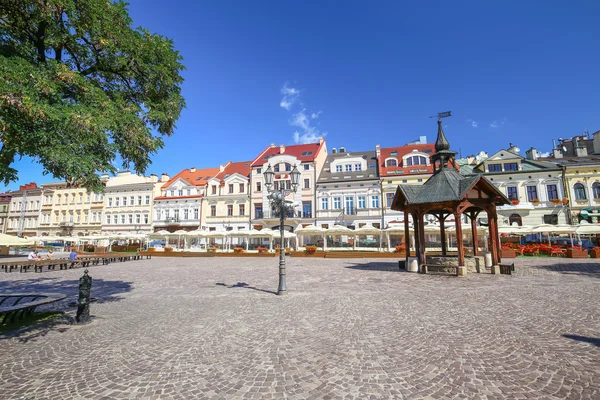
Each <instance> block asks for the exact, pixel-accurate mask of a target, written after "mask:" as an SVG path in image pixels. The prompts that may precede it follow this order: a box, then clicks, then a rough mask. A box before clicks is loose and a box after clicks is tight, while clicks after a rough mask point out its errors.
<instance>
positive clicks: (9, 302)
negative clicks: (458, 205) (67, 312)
mask: <svg viewBox="0 0 600 400" xmlns="http://www.w3.org/2000/svg"><path fill="white" fill-rule="evenodd" d="M66 297H67V296H66V295H64V294H55V293H15V294H0V326H1V325H6V324H9V323H10V322H12V321H14V320H16V319H20V318H24V317H27V316H29V315H31V314H32V313H33V311H34V310H35V309H36V307H38V306H41V305H45V304H50V303H54V302H57V301H60V300H64V299H65V298H66Z"/></svg>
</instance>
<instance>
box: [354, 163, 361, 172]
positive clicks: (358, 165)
mask: <svg viewBox="0 0 600 400" xmlns="http://www.w3.org/2000/svg"><path fill="white" fill-rule="evenodd" d="M354 170H355V171H362V166H361V165H360V164H354Z"/></svg>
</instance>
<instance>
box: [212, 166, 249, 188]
mask: <svg viewBox="0 0 600 400" xmlns="http://www.w3.org/2000/svg"><path fill="white" fill-rule="evenodd" d="M251 163H252V161H240V162H231V161H230V162H228V163H227V165H225V169H224V170H223V171H221V172H219V173H218V174H217V175H215V176H214V178H217V179H219V180H220V181H221V185H224V184H225V182H224V179H225V178H226V177H227V176H229V175H233V174H240V175H242V176H246V177H247V176H249V175H250V171H251V169H252V168H251V167H250V164H251Z"/></svg>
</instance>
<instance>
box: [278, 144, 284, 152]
mask: <svg viewBox="0 0 600 400" xmlns="http://www.w3.org/2000/svg"><path fill="white" fill-rule="evenodd" d="M283 153H285V146H284V145H283V144H280V145H279V154H283Z"/></svg>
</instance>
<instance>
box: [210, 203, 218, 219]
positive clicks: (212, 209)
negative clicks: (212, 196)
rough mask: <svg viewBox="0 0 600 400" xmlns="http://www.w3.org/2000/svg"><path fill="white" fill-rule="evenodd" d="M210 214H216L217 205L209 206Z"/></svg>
mask: <svg viewBox="0 0 600 400" xmlns="http://www.w3.org/2000/svg"><path fill="white" fill-rule="evenodd" d="M210 216H211V217H216V216H217V206H210Z"/></svg>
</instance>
